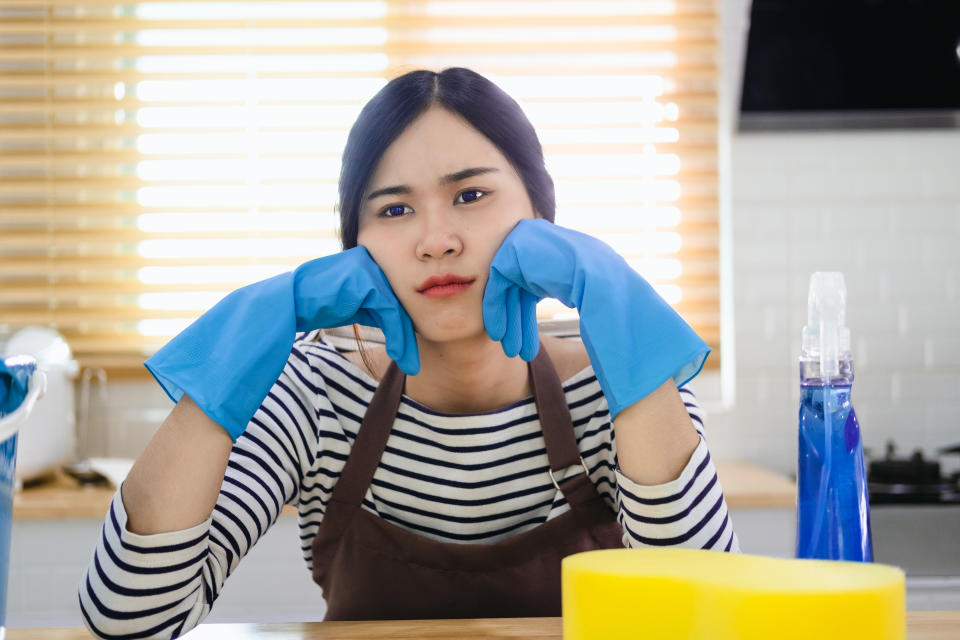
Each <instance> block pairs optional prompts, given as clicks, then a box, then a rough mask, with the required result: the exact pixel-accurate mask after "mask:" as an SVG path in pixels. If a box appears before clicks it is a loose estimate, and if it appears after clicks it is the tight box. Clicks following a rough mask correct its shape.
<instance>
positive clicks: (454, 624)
mask: <svg viewBox="0 0 960 640" xmlns="http://www.w3.org/2000/svg"><path fill="white" fill-rule="evenodd" d="M958 629H960V611H908V612H907V638H908V639H909V640H948V639H951V638H956V637H957V630H958ZM189 637H190V638H191V640H221V639H222V638H231V639H232V640H253V639H254V638H263V639H264V640H327V639H331V638H344V639H351V640H383V638H427V639H432V640H443V639H446V640H484V639H488V638H525V639H526V640H534V639H539V640H562V638H563V629H562V620H561V618H495V619H480V620H396V621H395V620H383V621H375V622H305V623H278V624H202V625H200V626H199V627H197V628H196V629H194V630H193V631H191V632H190V634H189ZM89 638H90V635H89V634H88V632H87V630H86V629H82V628H75V627H45V628H32V629H28V628H23V629H16V628H14V629H7V640H87V639H89Z"/></svg>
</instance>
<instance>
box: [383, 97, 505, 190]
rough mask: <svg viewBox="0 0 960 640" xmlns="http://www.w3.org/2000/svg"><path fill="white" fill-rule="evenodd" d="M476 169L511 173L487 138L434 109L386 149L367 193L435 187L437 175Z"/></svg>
mask: <svg viewBox="0 0 960 640" xmlns="http://www.w3.org/2000/svg"><path fill="white" fill-rule="evenodd" d="M475 166H489V167H497V168H499V169H501V170H502V172H506V173H508V174H513V169H512V167H511V166H510V163H509V162H508V160H507V158H506V157H505V156H504V155H503V154H502V153H501V152H500V150H499V149H498V148H497V147H496V145H494V144H493V143H492V142H490V140H489V139H487V137H486V136H484V135H483V134H482V133H480V132H479V131H477V130H476V129H475V128H473V126H472V125H471V124H470V123H469V122H467V121H466V120H465V119H463V118H462V117H461V116H459V115H457V114H455V113H452V112H450V111H447V110H446V109H444V108H442V107H436V106H434V107H430V108H429V109H428V110H427V111H425V112H424V113H423V114H421V115H420V116H419V117H418V118H417V119H416V120H414V121H413V122H411V123H410V125H409V126H408V127H407V128H406V129H405V130H404V131H403V133H401V134H400V135H399V136H398V137H397V139H396V140H394V141H393V142H392V143H391V144H390V146H389V147H387V150H386V151H385V152H384V154H383V156H381V158H380V161H379V162H378V163H377V168H376V169H375V170H374V172H373V175H372V176H371V180H370V184H369V187H368V189H367V192H370V191H373V190H374V189H378V188H382V187H387V186H392V185H397V184H408V185H411V186H414V187H415V186H417V185H423V186H435V185H436V180H437V178H439V177H440V176H442V175H446V174H448V173H452V172H454V171H459V170H461V169H465V168H467V167H475Z"/></svg>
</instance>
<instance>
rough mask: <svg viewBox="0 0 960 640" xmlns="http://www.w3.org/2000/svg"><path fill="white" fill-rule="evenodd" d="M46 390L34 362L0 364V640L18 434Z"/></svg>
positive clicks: (3, 626) (4, 616)
mask: <svg viewBox="0 0 960 640" xmlns="http://www.w3.org/2000/svg"><path fill="white" fill-rule="evenodd" d="M45 389H46V378H45V377H44V375H43V372H41V371H37V362H36V360H34V359H33V358H31V357H28V356H18V357H14V358H6V359H5V360H2V361H0V638H2V637H3V635H4V633H5V630H6V623H7V581H8V577H9V568H10V529H11V526H12V524H13V522H12V521H13V493H14V490H15V488H16V487H15V479H14V471H15V470H16V463H17V434H18V433H19V432H20V427H21V426H22V425H23V424H24V422H26V419H27V417H28V416H29V415H30V412H31V411H33V407H34V405H35V404H36V402H37V399H38V398H40V396H41V395H43V392H44V391H45Z"/></svg>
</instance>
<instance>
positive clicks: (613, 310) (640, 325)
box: [483, 218, 710, 419]
mask: <svg viewBox="0 0 960 640" xmlns="http://www.w3.org/2000/svg"><path fill="white" fill-rule="evenodd" d="M543 298H556V299H558V300H560V302H562V303H563V304H565V305H566V306H568V307H570V308H573V307H576V309H577V310H578V311H579V312H580V337H581V338H582V340H583V344H584V346H585V347H586V349H587V354H588V355H589V356H590V364H591V365H593V370H594V371H595V372H596V374H597V380H598V381H599V382H600V388H601V389H603V394H604V396H606V398H607V404H608V405H609V406H610V417H611V419H613V418H616V416H617V414H618V413H620V412H621V411H622V410H623V409H625V408H626V407H629V406H630V405H632V404H633V403H635V402H637V401H639V400H641V399H643V398H644V397H646V396H647V395H649V394H650V393H651V392H653V391H655V390H656V389H657V388H659V387H660V385H662V384H663V383H664V382H666V380H667V379H668V378H671V377H672V378H673V379H674V381H675V383H676V385H677V386H678V387H680V386H682V385H683V384H685V383H686V382H688V381H689V380H691V379H692V378H694V377H695V376H696V375H697V374H698V373H699V372H700V369H701V368H703V364H704V362H705V361H706V359H707V355H708V354H709V353H710V347H708V346H707V344H706V343H705V342H704V341H703V340H701V339H700V337H699V336H698V335H697V334H696V333H695V332H694V331H693V329H692V328H691V327H690V325H688V324H687V323H686V322H685V321H684V320H683V318H681V317H680V315H679V314H677V312H676V311H674V310H673V308H672V307H671V306H670V305H669V304H667V302H666V301H665V300H664V299H663V298H661V297H660V295H659V294H658V293H657V292H656V291H655V290H654V289H653V287H651V286H650V285H649V283H647V281H646V280H644V279H643V277H641V276H640V275H639V274H638V273H637V272H636V271H634V269H633V268H632V267H630V265H628V264H627V262H626V260H624V259H623V258H622V257H621V256H620V255H619V254H618V253H617V252H616V251H614V250H613V249H612V248H611V247H610V246H609V245H607V244H604V243H603V242H601V241H600V240H597V239H596V238H594V237H592V236H589V235H587V234H584V233H580V232H579V231H574V230H572V229H567V228H564V227H560V226H558V225H556V224H554V223H552V222H548V221H547V220H543V219H539V218H538V219H535V220H521V221H520V222H519V223H517V225H516V226H515V227H514V228H513V230H512V231H511V232H510V233H509V234H508V235H507V237H506V238H505V239H504V241H503V244H502V245H501V246H500V249H499V250H498V251H497V253H496V255H495V256H494V258H493V262H492V263H491V265H490V277H489V279H488V281H487V286H486V288H485V289H484V292H483V323H484V326H485V328H486V330H487V334H488V335H489V336H490V338H491V339H493V340H499V341H501V342H502V344H503V350H504V353H506V354H507V355H508V356H510V357H513V356H515V355H517V354H518V353H519V354H520V356H521V357H522V358H523V359H524V360H527V361H529V360H532V359H533V357H535V356H536V354H537V351H538V350H539V337H538V336H537V324H536V303H537V302H538V301H539V300H541V299H543Z"/></svg>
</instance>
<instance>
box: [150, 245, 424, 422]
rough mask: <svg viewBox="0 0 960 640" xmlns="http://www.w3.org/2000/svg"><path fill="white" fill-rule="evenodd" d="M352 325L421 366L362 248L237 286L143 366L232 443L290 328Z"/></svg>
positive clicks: (410, 368)
mask: <svg viewBox="0 0 960 640" xmlns="http://www.w3.org/2000/svg"><path fill="white" fill-rule="evenodd" d="M353 323H357V324H362V325H365V326H371V327H378V328H380V329H381V330H382V331H383V333H384V337H385V340H386V349H387V353H388V354H389V355H390V357H391V358H393V359H394V360H395V361H396V362H397V365H398V366H399V367H400V368H401V369H402V370H403V371H404V372H405V373H407V375H416V374H417V372H419V371H420V356H419V353H418V352H417V339H416V336H415V334H414V332H413V322H412V321H411V320H410V317H409V316H408V315H407V312H406V310H405V309H404V308H403V306H402V305H401V304H400V301H399V300H397V297H396V295H394V293H393V289H391V287H390V284H389V282H388V281H387V278H386V276H385V275H384V274H383V271H381V270H380V267H379V266H378V265H377V263H376V262H375V261H374V260H373V258H372V257H371V256H370V253H369V252H368V251H367V249H366V248H365V247H354V248H352V249H348V250H347V251H341V252H340V253H335V254H333V255H329V256H325V257H323V258H317V259H315V260H311V261H309V262H305V263H303V264H302V265H300V266H299V267H297V268H296V270H294V271H288V272H287V273H283V274H280V275H278V276H274V277H273V278H268V279H267V280H262V281H260V282H255V283H254V284H251V285H248V286H246V287H242V288H240V289H237V290H236V291H234V292H232V293H230V294H229V295H227V296H226V297H225V298H224V299H223V300H221V301H220V302H218V303H217V304H216V305H215V306H214V307H213V308H212V309H210V310H209V311H207V312H206V313H205V314H203V315H202V316H200V317H199V318H198V319H197V320H196V321H194V322H193V324H191V325H190V326H189V327H187V328H186V329H184V330H183V331H182V332H181V333H180V334H178V335H177V336H175V337H174V338H173V339H172V340H171V341H170V342H168V343H167V344H166V345H164V346H163V347H162V348H161V349H160V350H159V351H157V352H156V353H155V354H154V355H153V356H152V357H151V358H149V359H148V360H147V361H146V362H144V366H145V367H146V368H147V370H148V371H150V373H152V374H153V376H154V377H155V378H156V379H157V382H159V383H160V386H162V387H163V390H164V391H166V392H167V395H168V396H170V398H171V399H172V400H173V401H174V402H177V401H179V400H180V397H181V396H182V395H183V394H184V393H186V394H187V395H189V396H190V398H191V399H192V400H193V401H194V402H195V403H196V404H197V405H198V406H199V407H200V408H201V409H203V411H204V413H206V414H207V415H208V416H209V417H210V418H211V419H213V420H214V421H216V422H217V423H218V424H220V425H221V426H222V427H223V428H224V429H226V430H227V432H228V433H229V434H230V437H231V438H232V439H233V440H234V441H236V439H237V438H238V437H239V436H240V434H241V433H243V431H244V429H246V428H247V424H248V423H249V422H250V419H251V418H253V415H254V414H255V413H256V411H257V409H258V408H259V407H260V405H261V404H262V403H263V399H264V398H266V397H267V393H268V392H269V391H270V388H271V387H272V386H273V384H274V383H275V382H276V381H277V378H279V377H280V374H281V372H282V371H283V367H284V365H285V364H286V362H287V358H288V357H289V356H290V349H291V347H292V346H293V341H294V338H295V335H296V333H297V332H300V331H312V330H314V329H329V328H333V327H340V326H344V325H349V324H353Z"/></svg>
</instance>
